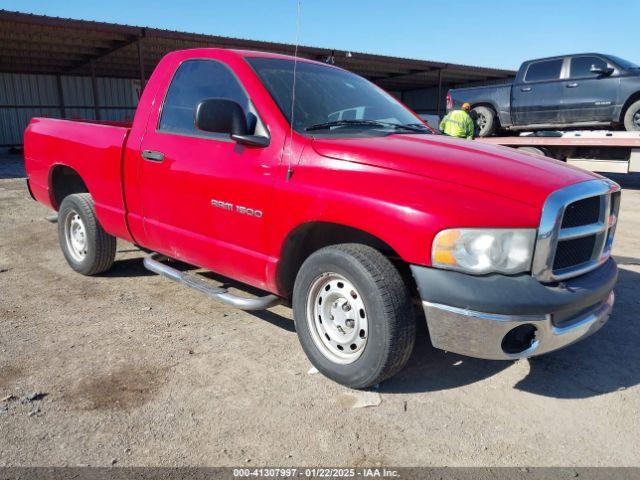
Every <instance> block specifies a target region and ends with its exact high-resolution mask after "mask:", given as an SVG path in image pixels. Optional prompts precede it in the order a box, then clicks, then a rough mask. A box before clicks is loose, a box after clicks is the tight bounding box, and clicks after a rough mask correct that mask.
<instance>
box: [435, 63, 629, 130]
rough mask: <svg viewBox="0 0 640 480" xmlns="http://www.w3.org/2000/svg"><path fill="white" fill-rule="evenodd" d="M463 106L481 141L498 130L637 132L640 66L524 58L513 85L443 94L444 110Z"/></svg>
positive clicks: (463, 89) (450, 91) (456, 90)
mask: <svg viewBox="0 0 640 480" xmlns="http://www.w3.org/2000/svg"><path fill="white" fill-rule="evenodd" d="M464 102H468V103H470V104H471V106H472V111H471V114H472V117H473V118H474V119H475V121H476V124H477V126H478V132H477V134H478V135H479V136H481V137H486V136H488V135H491V134H492V133H494V132H496V131H497V130H499V129H504V130H545V129H570V128H583V127H588V128H591V127H614V128H617V127H621V126H623V127H624V129H625V130H629V131H631V130H640V67H639V66H638V65H635V64H634V63H632V62H629V61H627V60H623V59H622V58H618V57H615V56H613V55H602V54H599V53H581V54H576V55H564V56H560V57H549V58H543V59H538V60H529V61H527V62H524V63H523V64H522V66H521V67H520V70H518V73H517V75H516V78H515V81H514V82H513V84H507V85H491V86H483V87H472V88H458V89H453V90H449V92H448V94H447V107H448V108H449V109H453V108H458V107H460V106H461V105H462V104H463V103H464Z"/></svg>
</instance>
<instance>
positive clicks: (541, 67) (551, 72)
mask: <svg viewBox="0 0 640 480" xmlns="http://www.w3.org/2000/svg"><path fill="white" fill-rule="evenodd" d="M563 62H564V60H563V59H562V58H558V59H556V60H545V61H543V62H535V63H532V64H531V65H529V68H528V69H527V74H526V75H525V78H524V80H525V82H540V81H544V80H557V79H559V78H560V71H561V70H562V63H563Z"/></svg>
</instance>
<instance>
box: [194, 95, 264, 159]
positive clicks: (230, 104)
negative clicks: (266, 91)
mask: <svg viewBox="0 0 640 480" xmlns="http://www.w3.org/2000/svg"><path fill="white" fill-rule="evenodd" d="M195 124H196V128H197V129H198V130H203V131H205V132H213V133H223V134H229V135H230V136H231V139H232V140H234V141H236V142H238V143H241V144H243V145H250V146H255V147H266V146H267V145H269V138H268V137H262V136H259V135H249V132H248V125H247V116H246V114H245V112H244V110H243V108H242V107H241V106H240V105H239V104H238V103H236V102H234V101H233V100H228V99H226V98H209V99H207V100H203V101H202V102H200V103H199V104H198V106H197V108H196V118H195Z"/></svg>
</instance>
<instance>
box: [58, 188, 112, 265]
mask: <svg viewBox="0 0 640 480" xmlns="http://www.w3.org/2000/svg"><path fill="white" fill-rule="evenodd" d="M78 230H81V231H82V232H81V234H80V235H79V237H80V238H81V239H84V242H82V240H80V243H78V242H76V243H74V242H73V241H72V240H71V237H72V233H71V232H72V231H76V232H77V231H78ZM75 238H78V237H75ZM58 239H59V241H60V248H61V249H62V253H63V254H64V258H65V259H66V260H67V263H68V264H69V265H70V266H71V268H73V269H74V270H75V271H76V272H78V273H81V274H83V275H96V274H98V273H102V272H105V271H107V270H109V269H110V268H111V266H112V265H113V260H114V259H115V256H116V237H114V236H112V235H109V234H108V233H107V232H105V231H104V230H103V228H102V226H101V225H100V222H98V218H97V217H96V212H95V208H94V206H93V199H92V198H91V195H90V194H88V193H76V194H73V195H69V196H67V197H65V198H64V200H63V201H62V204H61V205H60V210H59V211H58Z"/></svg>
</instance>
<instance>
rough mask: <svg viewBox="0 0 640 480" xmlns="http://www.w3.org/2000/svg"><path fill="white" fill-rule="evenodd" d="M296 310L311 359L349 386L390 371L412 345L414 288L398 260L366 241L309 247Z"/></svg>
mask: <svg viewBox="0 0 640 480" xmlns="http://www.w3.org/2000/svg"><path fill="white" fill-rule="evenodd" d="M293 313H294V320H295V324H296V331H297V333H298V338H299V339H300V343H301V345H302V348H303V349H304V351H305V353H306V354H307V357H309V360H310V361H311V363H312V364H313V365H314V366H315V367H316V368H317V369H318V370H319V371H320V372H322V373H323V374H324V375H325V376H327V377H329V378H331V379H332V380H334V381H336V382H338V383H341V384H342V385H346V386H348V387H352V388H365V387H369V386H371V385H375V384H377V383H379V382H381V381H382V380H385V379H386V378H389V377H391V376H392V375H394V374H395V373H397V372H398V371H399V370H400V369H401V368H402V367H403V366H404V365H405V363H406V362H407V360H408V358H409V356H410V354H411V351H412V349H413V344H414V341H415V318H414V314H413V309H412V303H411V295H410V293H409V290H408V288H407V286H406V284H405V283H404V281H403V279H402V277H401V275H400V273H399V272H398V270H397V269H396V268H395V267H394V266H393V264H392V263H391V262H390V261H389V260H388V259H387V258H386V257H385V256H384V255H382V254H381V253H380V252H378V251H377V250H375V249H373V248H371V247H368V246H365V245H358V244H342V245H335V246H330V247H325V248H323V249H321V250H318V251H317V252H315V253H314V254H312V255H311V256H310V257H309V258H308V259H307V260H306V261H305V262H304V264H303V265H302V267H301V268H300V271H299V272H298V275H297V277H296V281H295V286H294V291H293Z"/></svg>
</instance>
